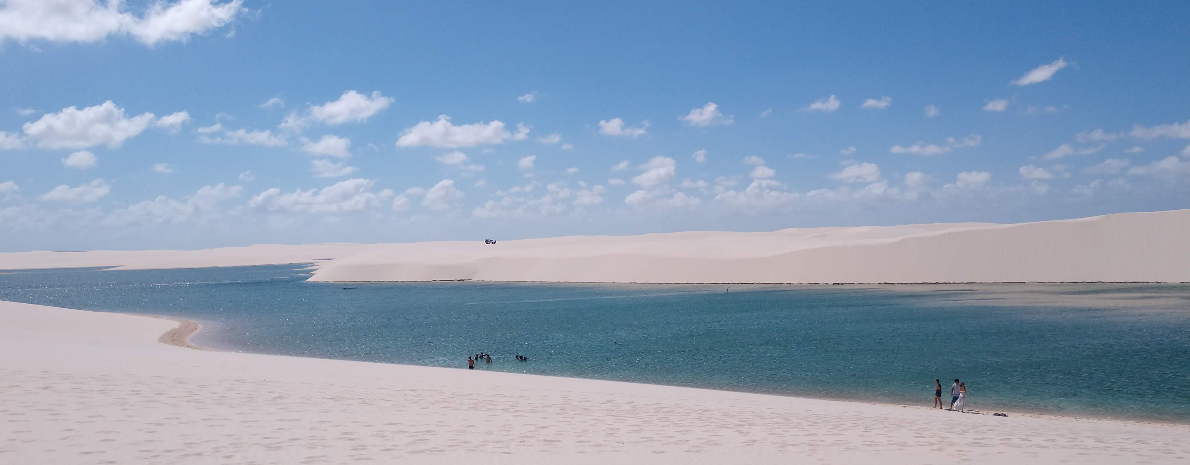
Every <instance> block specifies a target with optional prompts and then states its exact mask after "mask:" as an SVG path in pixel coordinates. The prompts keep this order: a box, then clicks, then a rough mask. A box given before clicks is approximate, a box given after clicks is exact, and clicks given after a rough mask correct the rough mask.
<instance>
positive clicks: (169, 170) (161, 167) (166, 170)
mask: <svg viewBox="0 0 1190 465" xmlns="http://www.w3.org/2000/svg"><path fill="white" fill-rule="evenodd" d="M153 171H154V172H157V173H161V174H173V173H174V171H177V170H175V169H174V167H173V166H172V165H170V164H168V163H155V164H153Z"/></svg>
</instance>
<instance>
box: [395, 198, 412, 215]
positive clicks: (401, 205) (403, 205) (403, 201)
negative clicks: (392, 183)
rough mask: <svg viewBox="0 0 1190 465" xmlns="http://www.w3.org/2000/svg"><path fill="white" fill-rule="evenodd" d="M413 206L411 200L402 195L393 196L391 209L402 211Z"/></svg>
mask: <svg viewBox="0 0 1190 465" xmlns="http://www.w3.org/2000/svg"><path fill="white" fill-rule="evenodd" d="M412 206H413V201H411V200H409V197H405V196H404V195H398V196H396V197H393V211H398V212H403V211H405V210H408V209H409V208H410V207H412Z"/></svg>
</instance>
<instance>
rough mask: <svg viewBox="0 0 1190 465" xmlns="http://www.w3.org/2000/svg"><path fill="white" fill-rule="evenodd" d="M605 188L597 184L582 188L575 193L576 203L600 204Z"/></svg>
mask: <svg viewBox="0 0 1190 465" xmlns="http://www.w3.org/2000/svg"><path fill="white" fill-rule="evenodd" d="M604 192H605V190H604V188H603V186H601V185H598V184H596V185H595V186H594V187H592V188H590V189H582V190H579V191H578V192H576V193H575V194H574V204H575V205H587V206H593V205H599V204H601V203H603V194H604Z"/></svg>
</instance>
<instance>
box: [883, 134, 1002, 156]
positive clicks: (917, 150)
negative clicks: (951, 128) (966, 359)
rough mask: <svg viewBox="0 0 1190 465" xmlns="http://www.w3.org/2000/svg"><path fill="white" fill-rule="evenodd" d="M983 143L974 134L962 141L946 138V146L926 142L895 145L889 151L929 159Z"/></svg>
mask: <svg viewBox="0 0 1190 465" xmlns="http://www.w3.org/2000/svg"><path fill="white" fill-rule="evenodd" d="M982 141H983V139H982V138H981V137H980V136H979V135H977V134H972V135H969V136H967V137H964V138H961V139H955V138H953V137H948V138H946V144H945V145H938V144H926V143H924V142H918V143H916V144H913V145H910V146H908V147H902V146H900V145H894V146H892V147H889V149H888V151H889V152H892V153H907V154H911V155H921V156H925V157H928V156H934V155H941V154H944V153H948V152H950V151H952V150H955V149H961V148H966V147H975V146H977V145H979V144H980V143H981V142H982Z"/></svg>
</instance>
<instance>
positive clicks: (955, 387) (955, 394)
mask: <svg viewBox="0 0 1190 465" xmlns="http://www.w3.org/2000/svg"><path fill="white" fill-rule="evenodd" d="M958 400H959V379H958V378H955V379H954V384H952V385H950V409H951V410H954V403H955V402H958Z"/></svg>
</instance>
